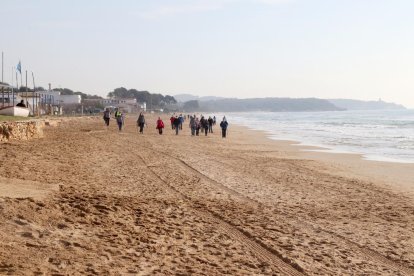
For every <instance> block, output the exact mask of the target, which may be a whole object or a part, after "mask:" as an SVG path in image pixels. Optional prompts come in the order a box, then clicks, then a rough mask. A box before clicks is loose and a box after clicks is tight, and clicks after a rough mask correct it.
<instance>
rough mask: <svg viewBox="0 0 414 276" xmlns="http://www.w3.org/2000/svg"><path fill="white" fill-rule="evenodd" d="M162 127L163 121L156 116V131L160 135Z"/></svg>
mask: <svg viewBox="0 0 414 276" xmlns="http://www.w3.org/2000/svg"><path fill="white" fill-rule="evenodd" d="M163 128H164V122H163V121H162V120H161V118H160V117H158V120H157V129H158V133H159V134H160V135H161V134H162V129H163Z"/></svg>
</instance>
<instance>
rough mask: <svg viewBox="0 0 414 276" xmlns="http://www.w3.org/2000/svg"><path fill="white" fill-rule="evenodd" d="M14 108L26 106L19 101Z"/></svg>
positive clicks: (22, 101)
mask: <svg viewBox="0 0 414 276" xmlns="http://www.w3.org/2000/svg"><path fill="white" fill-rule="evenodd" d="M16 106H18V107H26V105H25V104H24V100H21V101H20V103H18V104H16Z"/></svg>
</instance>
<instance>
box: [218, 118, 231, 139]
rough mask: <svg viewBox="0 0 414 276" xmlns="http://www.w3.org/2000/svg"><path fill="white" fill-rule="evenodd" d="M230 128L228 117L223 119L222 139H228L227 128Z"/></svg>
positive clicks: (221, 125) (221, 124)
mask: <svg viewBox="0 0 414 276" xmlns="http://www.w3.org/2000/svg"><path fill="white" fill-rule="evenodd" d="M228 126H229V123H228V122H227V119H226V116H224V117H223V121H221V123H220V127H221V137H222V138H226V134H227V127H228Z"/></svg>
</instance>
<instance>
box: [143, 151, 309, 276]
mask: <svg viewBox="0 0 414 276" xmlns="http://www.w3.org/2000/svg"><path fill="white" fill-rule="evenodd" d="M137 156H138V157H139V158H140V159H141V160H142V162H143V163H144V164H145V166H146V167H147V168H148V170H149V171H151V172H152V173H153V175H154V176H155V177H156V178H158V179H159V180H160V181H161V182H162V183H163V184H164V185H165V186H166V187H167V188H168V189H169V190H171V191H172V192H174V193H176V194H177V195H178V196H179V197H181V198H182V199H183V200H185V201H187V203H189V204H190V206H191V207H193V209H194V210H196V211H197V212H198V213H199V214H200V216H204V217H206V218H208V219H209V220H211V221H213V222H215V223H216V225H218V227H219V228H220V230H221V231H222V232H224V233H226V234H227V235H228V236H229V237H231V238H233V239H235V240H237V241H239V242H240V243H241V244H244V245H245V246H246V247H247V248H249V250H250V251H251V252H252V253H253V254H254V255H256V256H257V258H258V259H260V260H261V261H264V262H266V263H268V264H269V265H270V266H271V267H273V269H272V270H274V271H279V272H281V273H283V274H285V275H292V276H300V275H305V274H304V273H303V269H302V268H301V267H300V266H299V265H298V264H296V263H294V262H292V261H291V260H290V259H287V258H285V257H283V256H282V254H281V253H279V252H278V251H276V250H275V249H273V248H271V247H269V246H267V245H266V244H264V243H263V242H261V241H257V240H256V239H255V238H254V237H253V236H251V235H250V233H248V232H246V231H244V230H241V229H239V228H238V227H236V226H235V225H233V224H231V223H230V222H228V221H226V220H225V218H223V217H222V216H221V215H219V214H218V213H216V212H214V211H212V210H210V209H208V208H207V206H205V205H204V204H201V203H196V202H194V201H193V200H192V198H191V197H189V196H187V195H185V194H184V193H182V192H180V191H179V190H178V189H176V188H175V187H174V186H172V185H171V184H169V183H168V181H166V180H164V179H163V178H162V177H161V176H159V175H158V174H157V172H156V171H154V170H153V168H154V167H156V166H151V165H148V164H147V163H146V161H145V159H144V158H143V157H142V156H141V155H139V154H137Z"/></svg>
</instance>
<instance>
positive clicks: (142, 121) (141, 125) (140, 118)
mask: <svg viewBox="0 0 414 276" xmlns="http://www.w3.org/2000/svg"><path fill="white" fill-rule="evenodd" d="M137 124H138V126H139V133H141V134H144V126H145V117H144V114H142V112H141V113H139V116H138V120H137Z"/></svg>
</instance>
